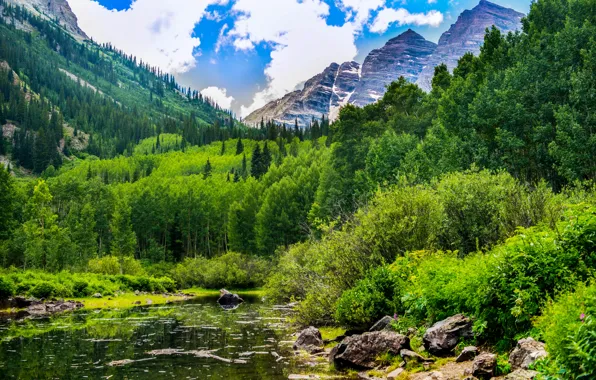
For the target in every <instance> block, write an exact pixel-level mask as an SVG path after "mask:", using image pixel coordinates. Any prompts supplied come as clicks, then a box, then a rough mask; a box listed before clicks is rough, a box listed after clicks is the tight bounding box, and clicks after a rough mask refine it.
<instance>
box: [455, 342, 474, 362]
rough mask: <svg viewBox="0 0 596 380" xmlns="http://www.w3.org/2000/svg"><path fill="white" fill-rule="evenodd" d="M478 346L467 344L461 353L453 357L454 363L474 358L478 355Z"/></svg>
mask: <svg viewBox="0 0 596 380" xmlns="http://www.w3.org/2000/svg"><path fill="white" fill-rule="evenodd" d="M478 352H479V351H478V348H477V347H474V346H468V347H465V348H464V349H463V351H462V352H461V354H459V356H458V357H457V359H455V362H456V363H461V362H468V361H470V360H474V358H475V357H476V356H478Z"/></svg>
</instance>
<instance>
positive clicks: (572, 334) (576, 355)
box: [536, 283, 596, 379]
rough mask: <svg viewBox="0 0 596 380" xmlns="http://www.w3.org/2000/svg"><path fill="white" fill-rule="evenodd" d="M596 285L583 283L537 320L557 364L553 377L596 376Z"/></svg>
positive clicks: (552, 370) (547, 309)
mask: <svg viewBox="0 0 596 380" xmlns="http://www.w3.org/2000/svg"><path fill="white" fill-rule="evenodd" d="M594 318H596V283H592V284H591V285H584V284H582V283H579V284H578V286H577V287H576V289H575V290H574V291H573V292H568V293H565V294H562V295H561V296H559V297H558V298H557V299H556V301H555V302H549V303H548V305H547V307H546V308H545V310H544V314H543V315H542V316H541V317H540V318H539V319H538V320H537V323H536V327H538V329H539V331H540V334H541V336H542V339H543V340H544V341H545V342H546V346H547V349H548V352H549V353H550V355H551V356H552V357H553V358H554V363H551V366H549V367H548V369H549V370H550V371H549V372H551V373H552V374H553V375H558V376H561V375H563V376H561V377H564V378H570V379H574V378H582V377H581V376H582V375H583V376H584V377H583V378H592V377H594V376H595V375H596V361H595V360H594V358H595V356H594V354H593V352H592V353H591V352H590V350H592V351H593V348H594V347H596V340H595V338H594V337H595V336H596V323H595V320H594Z"/></svg>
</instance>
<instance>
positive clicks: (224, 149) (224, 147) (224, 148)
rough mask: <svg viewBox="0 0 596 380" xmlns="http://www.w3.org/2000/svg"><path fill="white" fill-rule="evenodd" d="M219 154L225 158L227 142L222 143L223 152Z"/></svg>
mask: <svg viewBox="0 0 596 380" xmlns="http://www.w3.org/2000/svg"><path fill="white" fill-rule="evenodd" d="M219 154H220V156H223V155H224V154H226V142H225V141H222V142H221V152H220V153H219Z"/></svg>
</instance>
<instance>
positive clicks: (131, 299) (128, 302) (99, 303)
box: [74, 293, 185, 309]
mask: <svg viewBox="0 0 596 380" xmlns="http://www.w3.org/2000/svg"><path fill="white" fill-rule="evenodd" d="M184 299H185V297H179V296H164V295H162V294H146V295H141V294H140V295H138V296H137V295H135V294H134V293H125V294H121V295H118V296H110V297H103V298H92V297H86V298H75V299H74V300H75V301H78V302H81V303H82V304H83V305H85V307H84V308H85V309H107V308H114V309H116V308H118V309H119V308H127V307H134V306H139V305H138V304H136V302H139V301H140V302H141V305H149V304H152V305H163V304H165V303H167V302H168V301H169V302H176V301H183V300H184ZM148 300H150V301H151V302H148Z"/></svg>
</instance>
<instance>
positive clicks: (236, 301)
mask: <svg viewBox="0 0 596 380" xmlns="http://www.w3.org/2000/svg"><path fill="white" fill-rule="evenodd" d="M219 294H220V296H219V299H218V300H217V303H219V304H220V305H221V306H222V307H224V308H233V307H236V306H238V305H240V304H241V303H242V302H244V300H243V299H242V298H240V296H238V294H232V293H230V292H228V291H227V290H225V289H221V290H220V291H219Z"/></svg>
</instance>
